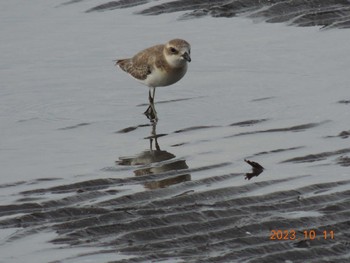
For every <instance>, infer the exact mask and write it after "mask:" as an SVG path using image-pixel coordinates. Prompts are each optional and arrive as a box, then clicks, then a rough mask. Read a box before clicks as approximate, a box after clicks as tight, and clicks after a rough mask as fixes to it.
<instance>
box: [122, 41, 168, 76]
mask: <svg viewBox="0 0 350 263" xmlns="http://www.w3.org/2000/svg"><path fill="white" fill-rule="evenodd" d="M162 50H163V49H162V45H158V46H154V47H150V48H147V49H145V50H143V51H141V52H139V53H137V54H136V55H135V56H134V57H132V58H127V59H120V60H117V63H116V64H117V65H118V66H119V67H120V68H121V69H122V70H123V71H125V72H127V73H128V74H130V75H131V76H133V77H134V78H136V79H138V80H145V79H146V78H147V76H148V75H149V74H151V73H152V70H153V69H154V65H156V64H158V62H157V61H156V57H157V56H159V53H162Z"/></svg>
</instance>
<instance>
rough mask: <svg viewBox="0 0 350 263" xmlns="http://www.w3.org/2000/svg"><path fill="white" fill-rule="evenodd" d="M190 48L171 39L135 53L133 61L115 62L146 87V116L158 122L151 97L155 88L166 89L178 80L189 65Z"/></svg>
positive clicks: (186, 44)
mask: <svg viewBox="0 0 350 263" xmlns="http://www.w3.org/2000/svg"><path fill="white" fill-rule="evenodd" d="M190 55H191V46H190V44H189V43H188V42H187V41H185V40H183V39H172V40H170V41H169V42H167V43H166V44H163V45H155V46H152V47H149V48H146V49H144V50H142V51H140V52H139V53H137V54H136V55H135V56H133V57H132V58H126V59H118V60H117V62H116V65H117V66H118V67H119V68H121V69H122V70H123V71H125V72H126V73H128V74H129V75H131V76H132V77H134V78H135V79H136V80H137V81H139V82H141V83H142V84H144V85H146V86H148V87H149V94H148V99H149V106H148V108H147V110H146V111H145V115H146V116H147V117H148V118H149V119H150V120H151V121H155V122H156V121H157V120H158V117H157V112H156V110H155V107H154V96H155V92H156V88H157V87H164V86H169V85H172V84H174V83H176V82H177V81H179V80H180V79H181V78H182V77H183V76H184V75H185V74H186V71H187V62H191V56H190Z"/></svg>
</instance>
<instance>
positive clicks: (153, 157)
mask: <svg viewBox="0 0 350 263" xmlns="http://www.w3.org/2000/svg"><path fill="white" fill-rule="evenodd" d="M151 127H152V129H151V135H150V136H148V137H146V138H145V139H147V140H149V150H146V151H143V152H141V153H139V154H137V155H135V156H128V157H120V158H119V160H118V161H116V163H117V164H118V165H126V166H141V167H140V168H137V169H135V170H134V174H135V176H146V175H159V179H156V180H154V178H153V177H152V179H151V180H150V181H148V180H147V181H146V182H145V183H144V186H145V187H146V188H148V189H157V188H164V187H168V186H170V185H174V184H178V183H181V182H186V181H190V180H191V175H190V174H187V173H185V174H183V173H181V174H179V172H181V170H184V169H187V168H188V166H187V164H186V161H185V160H179V159H176V156H175V155H174V154H172V153H170V152H168V151H165V150H161V149H160V146H159V143H158V138H159V137H162V136H165V135H166V134H157V132H156V127H157V123H156V122H155V123H152V125H151ZM174 174H175V176H174Z"/></svg>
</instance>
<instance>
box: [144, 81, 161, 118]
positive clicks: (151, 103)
mask: <svg viewBox="0 0 350 263" xmlns="http://www.w3.org/2000/svg"><path fill="white" fill-rule="evenodd" d="M151 89H152V91H153V92H151ZM152 93H153V94H152ZM155 93H156V88H153V87H152V88H150V89H149V93H148V100H149V106H148V108H147V110H146V111H145V112H144V114H145V115H146V116H147V118H148V119H150V120H151V121H152V122H153V121H155V122H157V121H158V117H157V112H156V109H155V106H154V96H155Z"/></svg>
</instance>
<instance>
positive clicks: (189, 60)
mask: <svg viewBox="0 0 350 263" xmlns="http://www.w3.org/2000/svg"><path fill="white" fill-rule="evenodd" d="M182 57H183V58H184V59H186V60H187V61H188V62H191V57H190V55H189V54H188V53H187V52H185V53H184V54H183V55H182Z"/></svg>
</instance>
